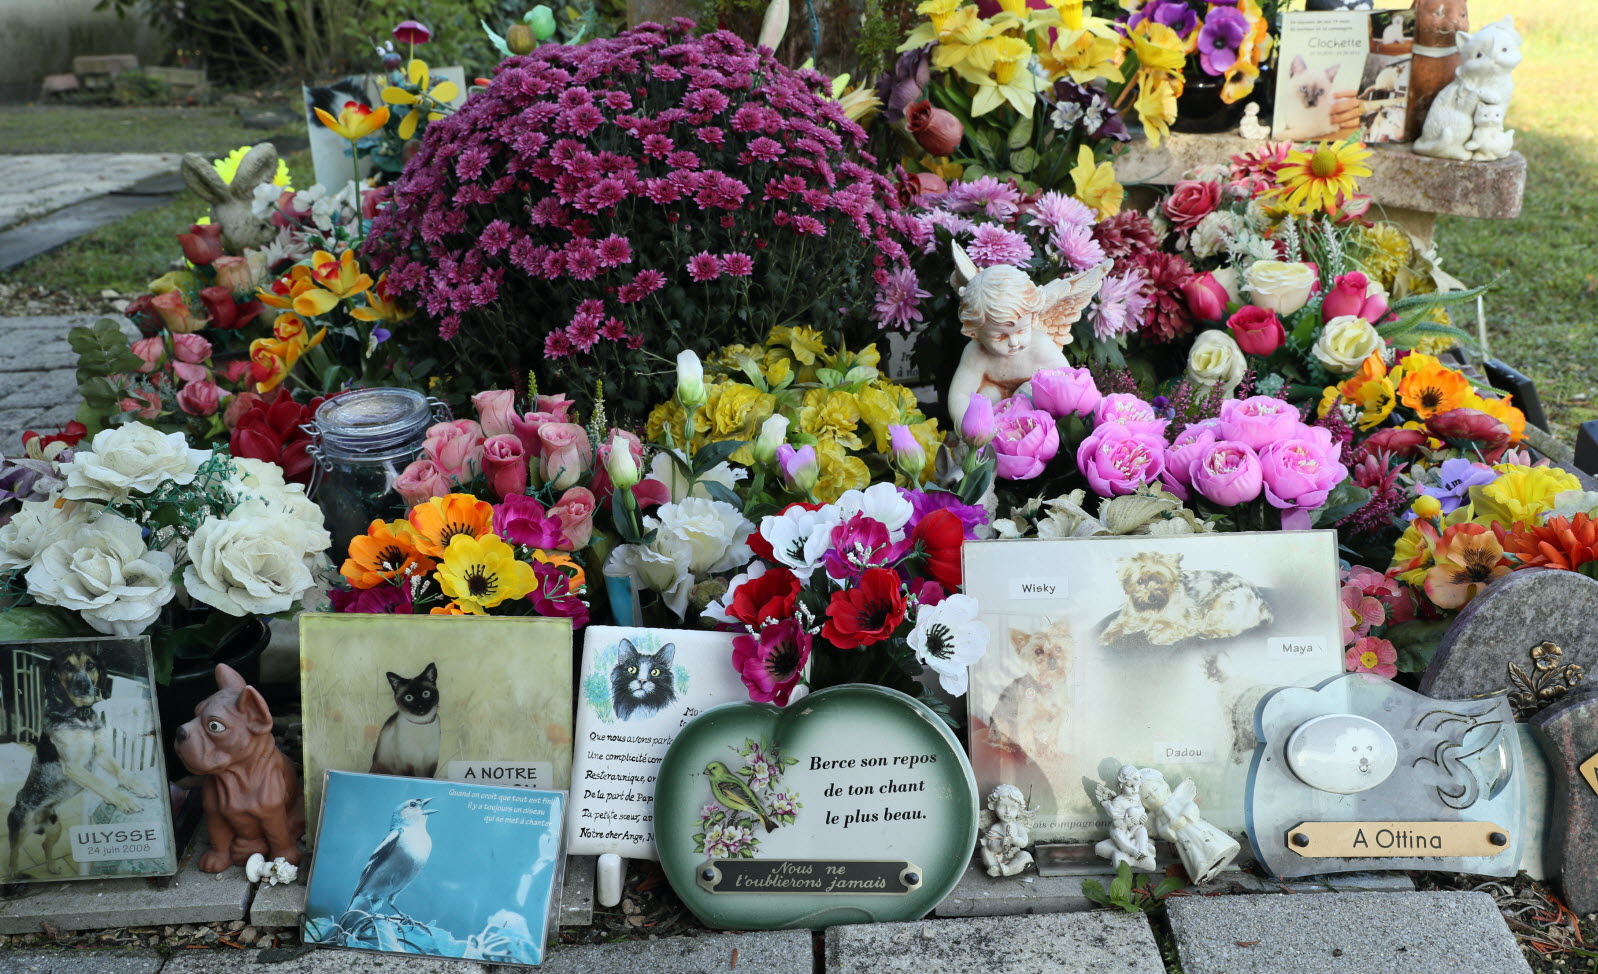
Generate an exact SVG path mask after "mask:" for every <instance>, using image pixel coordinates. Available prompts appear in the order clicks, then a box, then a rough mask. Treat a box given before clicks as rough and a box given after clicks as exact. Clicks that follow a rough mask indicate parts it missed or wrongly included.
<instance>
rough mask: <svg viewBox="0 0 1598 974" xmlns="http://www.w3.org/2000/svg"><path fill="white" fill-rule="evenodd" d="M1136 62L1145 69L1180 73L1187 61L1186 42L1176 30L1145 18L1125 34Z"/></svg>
mask: <svg viewBox="0 0 1598 974" xmlns="http://www.w3.org/2000/svg"><path fill="white" fill-rule="evenodd" d="M1127 40H1128V41H1129V42H1131V45H1132V53H1134V54H1136V55H1137V63H1138V64H1139V65H1141V66H1142V68H1143V70H1145V71H1164V72H1166V73H1168V74H1181V73H1182V69H1183V66H1184V65H1185V63H1186V61H1187V42H1186V41H1184V40H1182V35H1180V34H1178V33H1177V32H1176V31H1174V30H1172V29H1171V28H1169V27H1167V26H1165V25H1164V24H1161V23H1157V22H1155V21H1153V20H1149V19H1145V20H1144V21H1143V22H1142V23H1140V24H1138V25H1137V26H1136V27H1134V28H1133V29H1132V32H1131V33H1130V34H1128V35H1127Z"/></svg>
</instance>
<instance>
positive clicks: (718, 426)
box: [699, 382, 777, 440]
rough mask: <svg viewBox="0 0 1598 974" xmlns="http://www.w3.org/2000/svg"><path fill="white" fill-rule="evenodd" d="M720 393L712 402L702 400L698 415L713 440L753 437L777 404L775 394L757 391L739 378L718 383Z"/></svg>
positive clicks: (747, 438) (749, 438) (751, 438)
mask: <svg viewBox="0 0 1598 974" xmlns="http://www.w3.org/2000/svg"><path fill="white" fill-rule="evenodd" d="M718 389H719V391H720V395H718V396H716V397H715V401H714V403H711V402H708V401H707V402H706V404H705V408H704V409H702V410H701V411H700V414H699V415H700V417H701V419H702V420H703V421H705V422H706V423H707V425H708V426H709V434H710V436H711V437H712V438H713V439H717V440H753V439H754V438H755V434H756V433H758V432H760V424H761V423H764V422H765V421H766V417H768V416H770V415H771V413H772V410H774V409H775V408H776V406H777V397H775V396H773V395H772V394H771V393H769V392H761V391H760V390H759V389H756V388H755V387H754V386H751V385H745V384H744V383H742V382H727V383H723V384H722V385H720V386H718Z"/></svg>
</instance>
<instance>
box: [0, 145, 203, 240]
mask: <svg viewBox="0 0 1598 974" xmlns="http://www.w3.org/2000/svg"><path fill="white" fill-rule="evenodd" d="M180 161H181V156H180V155H179V154H178V153H174V152H167V153H159V154H149V153H108V152H90V153H77V154H59V153H57V154H42V155H22V156H6V173H7V175H9V176H11V177H12V178H10V179H8V180H6V183H5V185H4V186H0V229H4V228H5V227H9V226H11V225H13V224H15V223H19V222H21V221H23V220H26V219H28V218H29V217H31V216H38V215H40V214H44V213H49V212H51V211H53V210H58V209H60V208H62V207H64V206H67V205H70V204H72V203H76V202H79V201H80V200H85V199H89V198H92V197H95V196H102V195H105V194H106V193H114V192H118V191H120V190H124V189H129V188H131V187H133V186H135V185H137V184H138V183H139V182H140V181H141V180H144V179H146V178H147V177H150V176H154V175H158V174H162V173H167V172H175V171H176V170H177V168H178V163H179V162H180Z"/></svg>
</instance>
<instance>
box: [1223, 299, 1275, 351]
mask: <svg viewBox="0 0 1598 974" xmlns="http://www.w3.org/2000/svg"><path fill="white" fill-rule="evenodd" d="M1226 327H1228V328H1230V329H1231V330H1232V338H1233V339H1234V340H1235V341H1236V342H1237V347H1238V348H1241V349H1242V350H1243V352H1244V354H1246V355H1258V356H1260V357H1262V358H1263V357H1264V356H1266V355H1269V354H1271V353H1272V352H1274V351H1276V350H1277V349H1278V348H1281V347H1282V343H1283V342H1285V341H1287V331H1286V329H1284V328H1283V327H1282V319H1280V318H1278V317H1277V316H1276V312H1274V311H1272V310H1270V309H1269V308H1260V307H1256V306H1255V305H1252V304H1247V305H1244V306H1243V307H1241V308H1238V309H1237V313H1236V314H1234V315H1232V317H1230V318H1228V319H1226Z"/></svg>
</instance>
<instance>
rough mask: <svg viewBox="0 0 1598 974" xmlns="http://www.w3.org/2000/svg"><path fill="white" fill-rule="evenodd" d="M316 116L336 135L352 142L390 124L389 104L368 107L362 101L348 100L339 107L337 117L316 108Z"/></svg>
mask: <svg viewBox="0 0 1598 974" xmlns="http://www.w3.org/2000/svg"><path fill="white" fill-rule="evenodd" d="M316 117H317V118H319V119H321V120H322V124H323V125H325V126H327V130H328V131H329V132H332V133H333V134H334V135H337V136H338V137H340V138H343V139H348V140H349V141H351V142H359V141H360V140H361V139H364V138H366V137H367V136H368V135H371V134H372V133H373V132H376V131H377V130H378V129H380V128H382V127H383V126H385V125H387V124H388V106H387V105H379V106H378V107H377V108H368V107H367V106H365V105H362V104H361V103H360V102H357V101H347V102H345V103H344V107H343V108H341V109H339V113H338V117H337V118H334V117H333V116H332V115H329V114H328V113H327V112H325V111H323V110H322V109H320V108H318V109H317V110H316Z"/></svg>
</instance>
